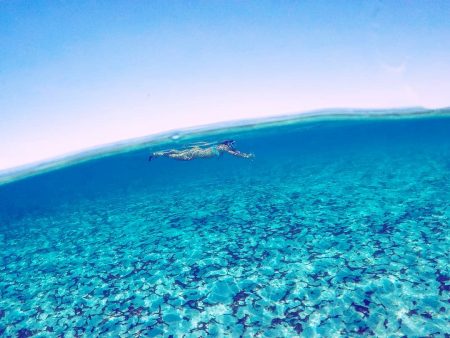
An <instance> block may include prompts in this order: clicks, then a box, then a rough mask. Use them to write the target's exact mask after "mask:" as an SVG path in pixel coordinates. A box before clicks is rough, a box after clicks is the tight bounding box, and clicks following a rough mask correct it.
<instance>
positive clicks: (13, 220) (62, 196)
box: [0, 115, 450, 337]
mask: <svg viewBox="0 0 450 338" xmlns="http://www.w3.org/2000/svg"><path fill="white" fill-rule="evenodd" d="M223 136H224V137H225V136H226V138H233V139H235V140H236V141H237V146H238V148H239V149H240V150H242V151H248V152H253V153H255V155H256V158H255V159H254V160H245V159H239V158H233V157H231V156H226V155H224V156H223V157H221V158H218V159H210V160H196V161H191V162H176V161H172V160H169V159H156V160H155V161H152V162H148V161H147V156H148V149H146V150H137V151H133V152H128V153H125V154H119V155H115V156H112V157H107V158H102V159H96V160H92V161H88V162H85V163H81V164H77V165H74V166H70V167H67V168H63V169H60V170H57V171H52V172H48V173H44V174H42V175H38V176H34V177H30V178H26V179H24V180H20V181H17V182H13V183H10V184H7V185H4V186H1V187H0V202H1V203H0V222H1V224H0V227H1V232H0V240H1V242H0V252H1V254H0V257H1V259H2V265H1V268H0V276H1V278H0V295H1V297H0V335H4V336H19V337H27V336H31V335H37V336H57V335H60V334H63V333H64V334H65V335H66V336H111V337H116V336H169V335H174V336H183V335H185V336H187V337H204V336H230V337H235V336H245V337H254V336H261V337H293V336H305V337H312V336H360V335H364V336H366V335H374V336H404V335H406V336H436V337H438V336H445V334H448V333H449V332H450V329H449V324H448V323H449V317H450V316H449V305H448V300H449V295H450V293H449V292H450V271H449V256H448V252H450V241H449V234H450V232H449V230H450V229H449V220H450V118H449V117H448V115H447V116H441V117H439V116H430V117H427V116H423V117H420V118H415V119H407V118H404V119H403V118H398V119H387V118H386V119H375V120H373V119H361V120H346V119H338V120H327V121H309V122H307V123H305V122H302V123H295V124H291V125H284V126H278V127H273V128H266V129H261V130H247V131H240V132H237V131H232V132H230V133H229V134H228V133H226V131H225V132H224V133H223ZM214 137H215V138H217V137H222V136H221V135H219V136H217V135H216V136H214ZM198 138H199V139H201V140H207V141H208V140H212V136H205V138H202V135H199V136H198ZM208 138H209V139H208ZM183 142H184V141H183V139H181V140H177V145H178V146H179V145H183Z"/></svg>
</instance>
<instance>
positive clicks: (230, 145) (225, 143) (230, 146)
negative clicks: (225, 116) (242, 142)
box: [222, 140, 236, 149]
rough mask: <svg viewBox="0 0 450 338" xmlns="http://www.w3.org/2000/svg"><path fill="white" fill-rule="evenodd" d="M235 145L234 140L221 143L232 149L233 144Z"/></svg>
mask: <svg viewBox="0 0 450 338" xmlns="http://www.w3.org/2000/svg"><path fill="white" fill-rule="evenodd" d="M235 143H236V141H235V140H225V141H223V142H222V144H224V145H226V146H227V147H229V148H231V149H233V148H234V144H235Z"/></svg>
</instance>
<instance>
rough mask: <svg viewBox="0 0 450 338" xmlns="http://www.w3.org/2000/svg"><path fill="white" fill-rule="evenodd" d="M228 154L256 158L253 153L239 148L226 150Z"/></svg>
mask: <svg viewBox="0 0 450 338" xmlns="http://www.w3.org/2000/svg"><path fill="white" fill-rule="evenodd" d="M225 151H226V152H227V153H228V154H231V155H233V156H237V157H242V158H254V157H255V155H254V154H252V153H248V154H247V153H242V152H240V151H239V150H234V149H226V150H225Z"/></svg>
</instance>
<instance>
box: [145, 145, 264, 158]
mask: <svg viewBox="0 0 450 338" xmlns="http://www.w3.org/2000/svg"><path fill="white" fill-rule="evenodd" d="M234 144H235V141H233V140H226V141H223V142H221V143H218V144H215V145H212V146H209V147H204V148H202V147H200V146H198V145H195V146H193V147H191V148H188V149H182V150H176V149H171V150H164V151H157V152H154V153H153V154H151V155H150V156H149V158H148V160H149V161H151V160H152V159H153V158H156V157H169V158H173V159H175V160H179V161H190V160H194V159H196V158H211V157H218V156H221V155H222V154H223V153H228V154H231V155H233V156H237V157H242V158H253V157H255V155H253V154H251V153H242V152H240V151H239V150H236V149H235V147H234Z"/></svg>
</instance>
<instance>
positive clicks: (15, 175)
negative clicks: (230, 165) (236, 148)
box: [0, 106, 450, 187]
mask: <svg viewBox="0 0 450 338" xmlns="http://www.w3.org/2000/svg"><path fill="white" fill-rule="evenodd" d="M439 113H444V114H446V113H447V114H450V107H443V108H425V107H421V106H417V107H404V108H324V109H315V110H308V111H303V112H295V113H285V114H280V115H271V116H267V117H257V118H243V119H239V120H226V121H218V122H214V123H209V124H200V125H194V126H189V127H186V128H180V129H171V130H166V131H161V132H157V133H153V134H148V135H144V136H137V137H133V138H129V139H122V140H117V141H115V142H111V143H105V144H98V145H93V146H92V147H89V148H84V149H80V150H77V151H74V152H69V153H65V154H61V155H57V156H55V157H52V158H47V159H43V160H40V161H36V162H32V163H29V164H24V165H20V166H15V167H10V168H5V169H0V187H1V186H2V185H5V184H9V183H13V182H16V181H19V180H22V179H26V178H28V177H32V176H36V175H40V174H44V173H46V172H50V171H54V170H58V169H62V168H65V167H69V166H73V165H76V164H80V163H84V162H87V161H91V160H95V159H100V158H104V157H110V156H114V155H118V154H123V153H128V152H131V151H137V150H140V149H143V148H145V147H148V146H157V145H163V144H166V143H169V142H173V141H177V140H180V139H182V138H185V139H189V138H195V137H198V136H200V135H201V134H205V136H211V135H215V134H221V133H224V132H225V131H236V130H235V129H238V130H239V131H245V130H254V129H262V128H269V127H273V126H276V125H286V124H295V123H301V122H306V121H314V120H319V118H322V119H323V120H333V118H338V119H355V118H389V117H390V118H395V117H397V118H408V117H424V116H434V115H438V114H439ZM439 115H440V114H439ZM233 129H234V130H233ZM241 129H242V130H241Z"/></svg>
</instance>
